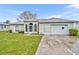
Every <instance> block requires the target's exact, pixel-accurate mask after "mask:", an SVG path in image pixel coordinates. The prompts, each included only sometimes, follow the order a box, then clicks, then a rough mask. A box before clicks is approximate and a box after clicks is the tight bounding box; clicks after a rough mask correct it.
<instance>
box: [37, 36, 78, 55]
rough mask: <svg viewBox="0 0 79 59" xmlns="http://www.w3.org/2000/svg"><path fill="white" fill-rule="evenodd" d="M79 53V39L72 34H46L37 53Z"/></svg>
mask: <svg viewBox="0 0 79 59" xmlns="http://www.w3.org/2000/svg"><path fill="white" fill-rule="evenodd" d="M76 54H79V41H78V38H77V37H72V36H51V35H45V36H43V37H42V40H41V42H40V44H39V47H38V49H37V52H36V55H76Z"/></svg>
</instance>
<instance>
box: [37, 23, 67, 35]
mask: <svg viewBox="0 0 79 59" xmlns="http://www.w3.org/2000/svg"><path fill="white" fill-rule="evenodd" d="M39 34H56V35H66V34H68V24H63V23H54V24H53V23H47V24H39Z"/></svg>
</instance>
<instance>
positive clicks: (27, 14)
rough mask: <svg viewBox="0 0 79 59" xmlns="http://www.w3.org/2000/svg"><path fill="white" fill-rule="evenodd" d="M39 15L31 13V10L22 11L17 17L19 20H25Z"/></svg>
mask: <svg viewBox="0 0 79 59" xmlns="http://www.w3.org/2000/svg"><path fill="white" fill-rule="evenodd" d="M36 18H37V15H36V14H33V13H31V12H30V11H24V12H22V13H20V15H18V17H17V18H16V19H17V20H18V21H24V20H28V19H36Z"/></svg>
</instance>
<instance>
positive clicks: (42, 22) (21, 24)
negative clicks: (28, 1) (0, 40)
mask: <svg viewBox="0 0 79 59" xmlns="http://www.w3.org/2000/svg"><path fill="white" fill-rule="evenodd" d="M70 28H77V29H79V21H73V20H67V19H60V18H49V19H24V20H23V21H18V22H15V23H9V24H6V23H0V31H6V30H12V32H15V33H17V32H19V31H24V33H29V34H31V33H39V34H54V35H55V34H59V35H67V34H69V29H70Z"/></svg>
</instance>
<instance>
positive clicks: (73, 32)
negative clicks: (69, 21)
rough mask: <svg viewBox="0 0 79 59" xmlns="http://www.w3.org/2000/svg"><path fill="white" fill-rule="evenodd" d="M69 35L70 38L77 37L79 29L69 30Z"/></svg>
mask: <svg viewBox="0 0 79 59" xmlns="http://www.w3.org/2000/svg"><path fill="white" fill-rule="evenodd" d="M69 35H70V36H77V35H78V30H77V29H69Z"/></svg>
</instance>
